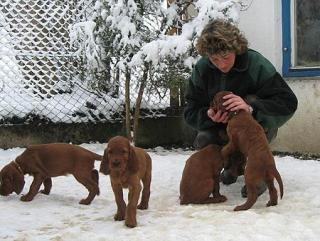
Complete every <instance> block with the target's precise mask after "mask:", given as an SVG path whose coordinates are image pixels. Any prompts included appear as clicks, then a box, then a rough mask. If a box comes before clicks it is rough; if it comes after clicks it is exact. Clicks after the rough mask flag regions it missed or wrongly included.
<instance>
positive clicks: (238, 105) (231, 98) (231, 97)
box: [223, 94, 250, 112]
mask: <svg viewBox="0 0 320 241" xmlns="http://www.w3.org/2000/svg"><path fill="white" fill-rule="evenodd" d="M223 99H225V100H226V101H225V102H223V105H224V106H226V109H227V110H228V111H237V110H245V111H246V112H250V105H248V104H247V103H246V102H245V101H244V100H243V99H242V98H241V97H240V96H238V95H235V94H228V95H225V96H224V97H223Z"/></svg>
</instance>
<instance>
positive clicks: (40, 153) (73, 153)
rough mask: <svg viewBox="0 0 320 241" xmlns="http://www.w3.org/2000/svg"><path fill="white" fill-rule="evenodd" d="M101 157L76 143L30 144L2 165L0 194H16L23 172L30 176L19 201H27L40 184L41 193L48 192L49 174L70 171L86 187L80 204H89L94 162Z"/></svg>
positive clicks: (93, 185) (95, 179) (94, 191)
mask: <svg viewBox="0 0 320 241" xmlns="http://www.w3.org/2000/svg"><path fill="white" fill-rule="evenodd" d="M101 159H102V156H100V155H98V154H96V153H93V152H91V151H89V150H86V149H84V148H82V147H80V146H76V145H71V144H66V143H52V144H42V145H31V146H28V147H27V148H26V150H25V151H24V152H23V153H22V154H21V155H20V156H18V157H17V158H16V159H15V160H14V161H12V162H10V163H9V164H8V165H6V166H5V167H3V169H2V170H1V172H0V183H1V184H0V194H1V195H3V196H7V195H9V194H11V193H12V192H16V193H17V194H20V193H21V191H22V189H23V187H24V183H25V182H24V175H25V174H29V175H32V176H33V181H32V184H31V186H30V189H29V192H28V193H27V194H26V195H23V196H22V197H21V198H20V199H21V201H26V202H27V201H31V200H32V199H33V198H34V196H35V195H36V194H37V193H38V191H39V189H40V186H41V184H42V183H43V185H44V189H43V190H42V191H41V192H42V193H44V194H49V193H50V190H51V187H52V180H51V177H57V176H63V175H67V174H72V175H73V176H74V177H75V178H76V179H77V181H78V182H80V183H81V184H83V185H84V186H85V187H86V188H87V189H88V190H89V195H88V197H87V198H85V199H82V200H81V201H80V204H86V205H88V204H90V203H91V201H92V200H93V199H94V197H95V196H96V195H99V186H98V180H99V176H98V171H97V170H95V169H94V161H95V160H101Z"/></svg>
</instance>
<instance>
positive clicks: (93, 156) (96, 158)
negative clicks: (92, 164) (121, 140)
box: [87, 150, 103, 161]
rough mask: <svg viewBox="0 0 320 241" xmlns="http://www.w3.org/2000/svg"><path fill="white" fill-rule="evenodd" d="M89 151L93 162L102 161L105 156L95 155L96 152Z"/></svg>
mask: <svg viewBox="0 0 320 241" xmlns="http://www.w3.org/2000/svg"><path fill="white" fill-rule="evenodd" d="M87 151H88V152H89V153H90V155H91V158H92V159H93V160H96V161H102V158H103V156H101V155H99V154H97V153H94V152H92V151H89V150H87Z"/></svg>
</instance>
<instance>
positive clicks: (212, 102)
mask: <svg viewBox="0 0 320 241" xmlns="http://www.w3.org/2000/svg"><path fill="white" fill-rule="evenodd" d="M210 108H211V109H213V111H214V112H217V111H218V107H217V103H216V101H215V99H213V100H212V101H211V102H210Z"/></svg>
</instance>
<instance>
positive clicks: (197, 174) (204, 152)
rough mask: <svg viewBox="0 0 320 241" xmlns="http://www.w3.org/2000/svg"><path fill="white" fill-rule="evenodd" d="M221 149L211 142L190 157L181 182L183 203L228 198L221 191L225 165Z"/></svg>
mask: <svg viewBox="0 0 320 241" xmlns="http://www.w3.org/2000/svg"><path fill="white" fill-rule="evenodd" d="M220 151H221V147H220V146H218V145H214V144H210V145H208V146H206V147H204V148H202V149H201V150H200V151H197V152H195V153H194V154H192V155H191V156H190V157H189V159H188V160H187V162H186V165H185V167H184V170H183V173H182V179H181V182H180V204H181V205H183V204H191V203H193V204H208V203H220V202H224V201H226V200H227V198H226V197H225V196H223V195H221V194H220V192H219V190H220V185H219V179H220V172H221V170H222V167H223V160H222V156H221V153H220ZM211 194H212V196H211Z"/></svg>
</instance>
